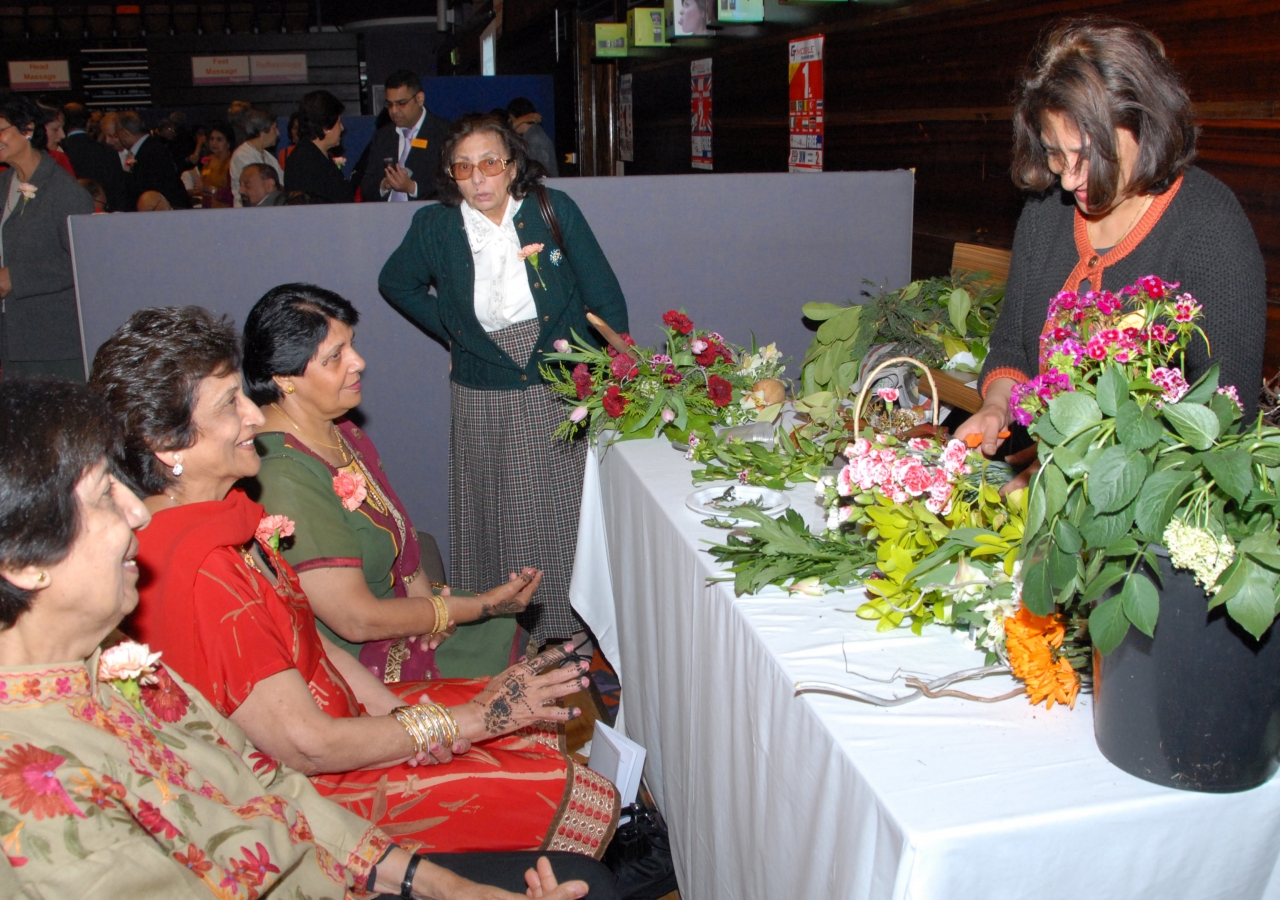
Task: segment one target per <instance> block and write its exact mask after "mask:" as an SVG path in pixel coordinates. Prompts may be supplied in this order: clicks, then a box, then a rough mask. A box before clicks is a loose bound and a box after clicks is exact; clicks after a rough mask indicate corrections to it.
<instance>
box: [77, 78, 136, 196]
mask: <svg viewBox="0 0 1280 900" xmlns="http://www.w3.org/2000/svg"><path fill="white" fill-rule="evenodd" d="M62 115H63V117H64V118H65V119H66V128H67V136H66V137H65V138H63V139H62V150H63V152H64V153H66V154H67V157H68V158H69V159H70V160H71V168H73V169H75V170H76V178H88V179H90V180H92V181H96V182H98V184H100V185H102V190H103V191H105V192H106V195H107V209H109V210H111V211H112V212H123V211H125V210H127V209H131V208H132V207H130V205H129V178H128V176H127V175H125V172H124V166H122V165H120V155H119V154H118V153H116V152H115V151H114V150H112V149H111V148H110V147H108V146H107V145H106V144H104V143H101V142H100V141H95V140H94V139H93V138H92V137H90V136H89V135H88V134H86V133H85V129H86V128H87V127H88V125H89V110H88V109H87V108H86V107H85V105H84V104H83V103H68V104H67V105H66V106H64V107H62Z"/></svg>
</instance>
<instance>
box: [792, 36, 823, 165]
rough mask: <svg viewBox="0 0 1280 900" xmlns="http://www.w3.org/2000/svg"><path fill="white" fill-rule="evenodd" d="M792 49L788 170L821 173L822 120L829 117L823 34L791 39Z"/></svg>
mask: <svg viewBox="0 0 1280 900" xmlns="http://www.w3.org/2000/svg"><path fill="white" fill-rule="evenodd" d="M789 51H790V56H789V65H788V66H787V77H788V79H789V80H790V84H791V91H790V94H789V97H790V101H789V104H788V105H789V107H790V108H789V109H788V111H787V118H788V120H789V121H790V128H791V155H790V158H789V159H788V160H787V171H788V172H821V171H822V152H823V129H822V123H823V121H824V120H825V119H826V113H825V111H824V110H823V108H822V107H823V103H822V35H820V34H819V35H815V36H814V37H810V38H804V39H802V40H798V41H792V42H791V45H790V48H789Z"/></svg>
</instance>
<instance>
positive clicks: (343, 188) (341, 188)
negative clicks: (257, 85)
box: [284, 91, 356, 203]
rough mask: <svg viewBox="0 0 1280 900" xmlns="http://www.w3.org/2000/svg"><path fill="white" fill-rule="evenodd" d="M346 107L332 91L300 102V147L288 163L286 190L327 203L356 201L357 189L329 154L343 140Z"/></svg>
mask: <svg viewBox="0 0 1280 900" xmlns="http://www.w3.org/2000/svg"><path fill="white" fill-rule="evenodd" d="M344 109H346V107H345V106H344V105H343V103H342V101H341V100H339V99H338V98H337V97H335V96H333V94H331V93H329V92H328V91H312V92H311V93H309V94H307V95H306V96H305V97H303V98H302V100H301V101H300V102H299V104H298V146H297V148H296V149H294V151H293V152H292V153H290V154H289V158H288V160H287V161H286V162H285V164H284V189H285V190H286V191H288V192H289V193H293V192H294V191H302V192H303V193H305V194H308V195H310V196H311V197H313V198H315V199H317V200H322V201H324V202H325V203H350V202H352V201H353V200H355V196H356V189H355V188H354V187H353V186H352V185H351V182H349V181H347V180H346V179H345V178H343V177H342V170H341V169H339V168H338V166H337V164H336V163H335V162H334V161H333V159H331V158H330V156H329V151H330V150H332V149H333V148H334V147H336V146H338V144H339V143H341V141H342V132H343V130H344V129H343V126H342V111H343V110H344Z"/></svg>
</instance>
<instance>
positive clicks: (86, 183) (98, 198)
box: [76, 178, 107, 204]
mask: <svg viewBox="0 0 1280 900" xmlns="http://www.w3.org/2000/svg"><path fill="white" fill-rule="evenodd" d="M76 181H78V182H80V186H81V187H83V188H84V189H85V190H86V191H88V192H89V196H90V197H92V198H93V202H94V203H98V202H102V203H103V204H105V203H106V202H107V192H106V191H104V190H103V189H102V185H101V184H99V183H98V182H96V181H94V180H93V179H92V178H77V179H76Z"/></svg>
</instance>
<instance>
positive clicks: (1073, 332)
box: [1009, 275, 1208, 425]
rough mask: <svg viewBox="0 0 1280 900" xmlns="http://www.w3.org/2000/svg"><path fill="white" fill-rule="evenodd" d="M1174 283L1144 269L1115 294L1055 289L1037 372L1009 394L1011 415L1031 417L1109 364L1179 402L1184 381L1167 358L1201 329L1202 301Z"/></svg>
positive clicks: (1022, 422)
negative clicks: (1136, 278) (1143, 271)
mask: <svg viewBox="0 0 1280 900" xmlns="http://www.w3.org/2000/svg"><path fill="white" fill-rule="evenodd" d="M1178 288H1179V284H1178V282H1169V281H1164V280H1163V279H1161V278H1159V277H1157V276H1155V275H1146V276H1143V277H1142V278H1139V279H1138V280H1137V281H1136V282H1135V283H1134V284H1131V285H1129V286H1128V287H1126V288H1124V289H1123V290H1121V291H1120V293H1119V295H1116V294H1113V293H1111V292H1110V291H1101V292H1098V291H1088V292H1086V293H1083V294H1078V293H1075V292H1073V291H1063V292H1062V293H1060V294H1058V295H1057V296H1056V297H1054V298H1053V300H1051V301H1050V302H1049V317H1048V321H1047V323H1046V325H1045V329H1044V332H1043V333H1042V334H1041V336H1040V373H1039V374H1038V375H1037V376H1036V377H1035V378H1032V379H1031V380H1029V381H1027V382H1025V383H1023V384H1019V385H1015V386H1014V389H1013V394H1012V395H1011V396H1010V398H1009V411H1010V414H1011V416H1012V418H1013V421H1015V422H1017V423H1018V424H1019V425H1030V424H1031V422H1032V421H1033V420H1034V419H1035V418H1036V417H1037V416H1038V415H1039V414H1040V413H1041V412H1042V411H1043V410H1044V409H1046V408H1047V407H1048V405H1049V401H1050V400H1052V399H1053V398H1054V397H1056V396H1058V395H1059V394H1062V393H1065V392H1067V391H1074V390H1077V389H1079V387H1080V386H1081V385H1082V384H1085V383H1091V382H1093V381H1095V380H1096V379H1097V377H1098V375H1099V373H1100V372H1101V370H1102V369H1103V368H1106V367H1108V366H1112V365H1115V366H1118V367H1119V368H1120V370H1121V371H1122V372H1123V373H1124V375H1125V376H1126V378H1127V379H1128V381H1129V382H1130V383H1131V384H1132V383H1134V382H1141V383H1150V384H1151V385H1153V386H1159V387H1161V388H1164V391H1163V395H1164V396H1163V397H1162V398H1161V399H1162V402H1166V403H1176V402H1177V401H1178V400H1179V399H1180V398H1181V397H1182V396H1183V395H1184V394H1185V393H1186V392H1187V390H1188V389H1189V385H1188V384H1187V382H1186V380H1185V379H1184V378H1183V377H1182V373H1181V371H1180V370H1179V369H1177V368H1176V367H1175V366H1173V365H1172V364H1173V363H1174V361H1175V358H1177V357H1179V356H1180V355H1181V354H1182V352H1183V351H1184V350H1185V348H1186V347H1187V345H1188V343H1189V342H1190V340H1191V337H1192V335H1194V334H1199V335H1201V336H1202V337H1203V336H1204V331H1203V330H1202V329H1201V328H1200V326H1199V325H1198V324H1197V321H1198V320H1199V319H1200V318H1201V316H1202V310H1203V308H1202V307H1201V305H1200V304H1199V303H1197V302H1196V299H1195V298H1194V297H1192V296H1191V295H1190V294H1188V293H1178ZM1205 342H1206V344H1207V343H1208V338H1205Z"/></svg>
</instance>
